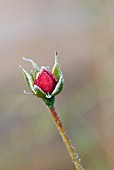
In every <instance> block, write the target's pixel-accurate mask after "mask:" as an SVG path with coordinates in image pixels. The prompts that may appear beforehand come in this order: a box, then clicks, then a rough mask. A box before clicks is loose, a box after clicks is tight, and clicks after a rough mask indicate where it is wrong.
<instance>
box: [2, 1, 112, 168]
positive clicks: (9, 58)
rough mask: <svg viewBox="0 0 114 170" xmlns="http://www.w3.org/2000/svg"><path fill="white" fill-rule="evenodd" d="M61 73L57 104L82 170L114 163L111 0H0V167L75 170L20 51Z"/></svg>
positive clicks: (25, 55) (109, 165)
mask: <svg viewBox="0 0 114 170" xmlns="http://www.w3.org/2000/svg"><path fill="white" fill-rule="evenodd" d="M55 50H57V51H58V59H59V63H60V66H61V69H62V72H63V74H64V79H65V85H64V90H63V92H62V93H61V94H60V95H58V96H57V98H56V104H55V105H56V108H57V111H58V112H59V115H60V117H61V119H62V121H63V123H64V126H65V127H66V129H67V131H68V134H69V136H70V138H71V139H72V143H73V145H74V146H75V147H76V149H77V151H78V153H79V155H80V157H81V158H82V164H83V165H84V167H85V169H87V170H113V169H114V1H113V0H95V1H94V0H86V1H85V0H80V1H78V0H70V1H68V0H58V1H52V0H47V1H46V0H23V1H19V0H0V169H1V170H47V169H48V170H65V169H66V170H67V169H70V170H74V166H73V165H72V162H71V159H70V156H69V155H68V152H67V151H66V148H65V146H64V144H63V142H62V140H61V138H60V136H59V134H58V131H57V129H56V127H55V124H54V122H53V120H52V118H51V116H50V114H49V112H48V110H47V108H46V107H45V106H44V104H43V102H42V101H41V100H40V99H37V98H35V97H31V96H26V95H24V94H23V89H26V90H28V88H27V85H26V83H25V80H24V78H23V75H22V73H21V72H20V70H19V69H18V66H19V65H22V66H23V67H24V68H26V69H27V70H30V69H31V67H30V65H29V64H28V63H25V62H24V61H22V57H28V58H32V59H33V60H35V61H36V62H37V64H38V65H39V66H41V65H44V66H47V65H49V66H50V69H52V66H53V64H54V52H55Z"/></svg>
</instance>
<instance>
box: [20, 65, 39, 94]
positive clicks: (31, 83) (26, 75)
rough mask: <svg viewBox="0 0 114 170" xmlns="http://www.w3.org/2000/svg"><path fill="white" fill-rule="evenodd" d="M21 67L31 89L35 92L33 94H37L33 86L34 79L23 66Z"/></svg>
mask: <svg viewBox="0 0 114 170" xmlns="http://www.w3.org/2000/svg"><path fill="white" fill-rule="evenodd" d="M19 68H20V69H21V71H22V72H23V74H24V77H25V79H26V81H27V84H28V86H29V88H30V90H31V91H32V92H33V94H36V92H35V90H34V87H33V81H32V78H31V76H30V75H29V73H28V72H27V71H26V70H25V69H24V68H23V67H21V66H19Z"/></svg>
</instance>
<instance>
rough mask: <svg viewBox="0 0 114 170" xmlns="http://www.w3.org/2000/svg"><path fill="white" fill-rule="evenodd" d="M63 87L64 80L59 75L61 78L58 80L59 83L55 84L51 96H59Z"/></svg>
mask: <svg viewBox="0 0 114 170" xmlns="http://www.w3.org/2000/svg"><path fill="white" fill-rule="evenodd" d="M63 85H64V79H63V75H62V74H61V76H60V78H59V82H58V83H57V85H56V87H55V89H54V91H53V92H52V94H51V95H52V96H56V95H57V94H59V93H60V92H61V91H62V89H63Z"/></svg>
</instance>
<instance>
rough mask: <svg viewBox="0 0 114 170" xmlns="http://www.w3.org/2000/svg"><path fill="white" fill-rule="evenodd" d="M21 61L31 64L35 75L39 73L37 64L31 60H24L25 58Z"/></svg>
mask: <svg viewBox="0 0 114 170" xmlns="http://www.w3.org/2000/svg"><path fill="white" fill-rule="evenodd" d="M23 60H24V61H28V62H29V63H31V64H32V67H33V68H34V69H35V72H36V73H38V72H39V71H40V69H39V67H38V66H37V64H36V63H35V62H34V61H33V60H31V59H27V58H25V57H23Z"/></svg>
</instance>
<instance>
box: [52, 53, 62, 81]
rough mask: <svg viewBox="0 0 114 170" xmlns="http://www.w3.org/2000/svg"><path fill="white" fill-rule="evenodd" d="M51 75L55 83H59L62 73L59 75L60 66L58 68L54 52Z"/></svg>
mask: <svg viewBox="0 0 114 170" xmlns="http://www.w3.org/2000/svg"><path fill="white" fill-rule="evenodd" d="M52 74H54V76H55V77H56V79H57V81H59V79H60V76H61V74H62V73H61V70H60V66H59V63H58V60H57V52H55V64H54V66H53V69H52Z"/></svg>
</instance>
